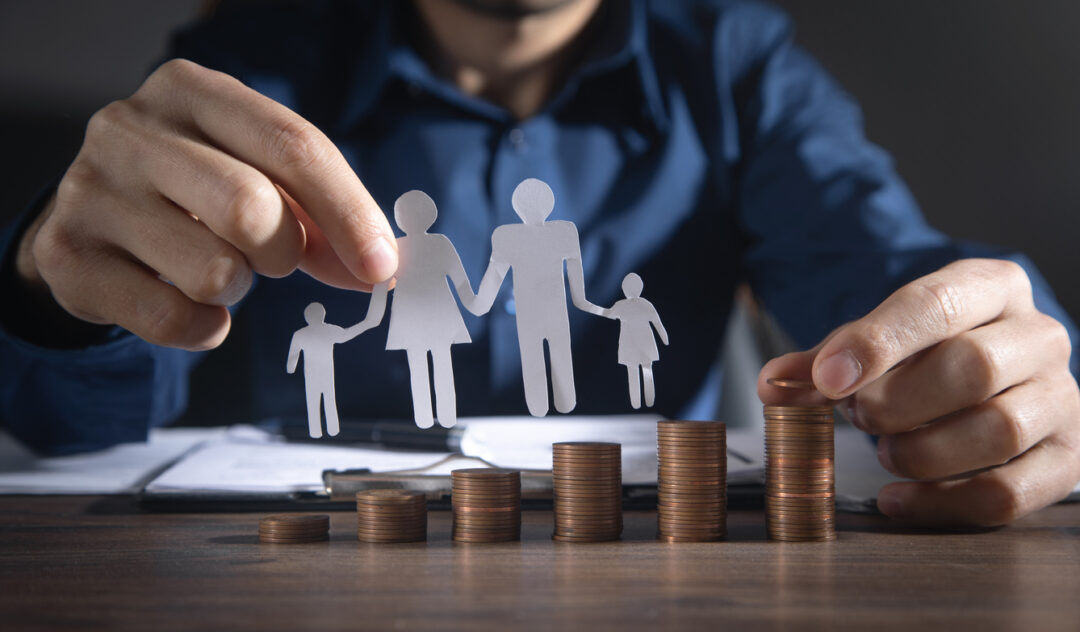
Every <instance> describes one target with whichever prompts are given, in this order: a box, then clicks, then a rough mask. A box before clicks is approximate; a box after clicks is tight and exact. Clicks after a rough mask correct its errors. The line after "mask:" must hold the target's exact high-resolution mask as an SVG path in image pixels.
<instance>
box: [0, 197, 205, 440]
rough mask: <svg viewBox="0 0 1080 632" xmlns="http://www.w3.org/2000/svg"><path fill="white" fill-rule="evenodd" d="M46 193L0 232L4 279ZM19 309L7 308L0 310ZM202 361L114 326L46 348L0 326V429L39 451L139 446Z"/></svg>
mask: <svg viewBox="0 0 1080 632" xmlns="http://www.w3.org/2000/svg"><path fill="white" fill-rule="evenodd" d="M51 191H52V189H51V188H50V189H48V190H46V191H44V192H43V193H42V194H41V196H39V198H38V199H37V200H35V201H34V203H33V204H31V205H30V208H29V209H28V210H27V212H26V213H25V214H24V216H23V218H22V219H20V220H19V221H16V222H14V223H12V224H11V225H10V226H8V227H6V228H5V229H4V230H3V232H2V233H0V261H3V262H4V263H5V265H4V267H5V271H4V275H5V277H8V276H11V275H13V274H14V273H13V272H12V271H11V270H10V266H11V262H12V259H13V256H14V249H15V246H16V244H17V242H18V239H19V237H20V236H21V235H22V233H23V230H24V228H25V226H26V224H27V223H28V222H29V221H30V220H31V219H32V217H33V215H34V214H35V213H36V211H37V209H38V208H39V207H40V206H41V205H42V203H43V199H42V198H43V197H45V196H48V195H50V194H51ZM5 295H7V296H9V297H10V296H11V295H12V293H11V292H7V291H5ZM17 307H18V306H17V305H12V304H10V303H7V304H5V305H4V307H3V308H0V309H3V310H12V309H17ZM0 321H4V322H10V321H9V319H6V318H4V319H0ZM200 357H201V354H198V353H190V352H186V351H181V350H179V349H171V348H166V347H158V346H155V345H151V344H150V343H148V342H145V341H143V340H141V339H139V338H137V337H135V336H134V335H132V334H130V333H128V332H127V331H125V330H123V329H121V328H119V327H111V328H103V333H102V335H101V336H100V338H99V339H98V340H96V341H95V343H94V344H91V345H88V346H86V347H84V348H77V349H51V348H47V347H44V346H39V345H36V344H33V343H31V342H29V341H27V340H24V339H23V338H21V337H19V336H18V335H16V334H15V333H14V332H12V331H11V330H10V328H9V327H8V326H6V325H0V425H2V426H3V427H4V428H5V429H6V430H7V431H8V432H10V433H11V434H12V435H13V436H15V437H16V438H17V439H19V440H20V441H22V442H23V443H25V444H26V445H27V446H29V447H31V448H33V449H35V450H37V451H38V452H41V453H44V454H70V453H75V452H84V451H88V450H95V449H100V448H104V447H107V446H110V445H114V444H117V443H124V442H131V441H145V440H146V436H147V432H148V430H149V428H150V427H152V426H159V425H163V424H165V423H167V422H169V421H171V420H173V419H174V418H175V417H176V416H177V415H179V414H180V413H181V412H182V411H183V410H184V407H185V406H186V404H187V387H188V372H189V371H190V369H191V367H192V366H193V365H194V364H195V362H196V361H197V360H198V359H199V358H200Z"/></svg>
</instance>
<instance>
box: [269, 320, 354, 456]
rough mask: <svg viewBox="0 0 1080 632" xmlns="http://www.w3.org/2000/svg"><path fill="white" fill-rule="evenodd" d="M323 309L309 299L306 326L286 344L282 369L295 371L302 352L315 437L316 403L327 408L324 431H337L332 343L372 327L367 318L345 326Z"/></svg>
mask: <svg viewBox="0 0 1080 632" xmlns="http://www.w3.org/2000/svg"><path fill="white" fill-rule="evenodd" d="M325 319H326V309H325V308H324V307H323V306H322V304H321V303H312V304H310V305H308V306H307V307H306V308H305V309H304V320H306V321H307V323H308V324H307V326H306V327H302V328H300V329H299V330H298V331H297V332H296V333H295V334H293V337H292V343H291V344H290V345H289V360H288V363H287V365H286V367H285V370H286V371H288V372H289V373H295V372H296V364H297V363H298V362H299V361H300V354H301V353H303V354H304V388H305V390H306V391H307V413H308V432H309V433H310V434H311V436H312V437H313V438H315V439H318V438H319V437H321V436H322V419H321V415H320V412H319V408H320V406H319V404H320V403H321V404H322V408H323V409H324V410H325V411H326V434H328V435H330V436H331V437H333V436H334V435H336V434H337V433H338V411H337V398H336V396H335V394H334V345H335V344H338V343H342V342H345V341H347V340H352V339H353V338H355V337H356V336H358V335H359V334H361V333H363V332H364V331H365V330H367V329H370V328H371V327H374V326H375V325H374V324H371V323H370V322H368V321H367V320H366V319H365V320H364V321H361V322H359V323H357V324H355V325H353V326H352V327H349V328H348V329H344V328H342V327H338V326H337V325H331V324H330V323H328V322H326V320H325Z"/></svg>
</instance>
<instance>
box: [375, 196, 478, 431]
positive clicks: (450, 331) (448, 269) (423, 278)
mask: <svg viewBox="0 0 1080 632" xmlns="http://www.w3.org/2000/svg"><path fill="white" fill-rule="evenodd" d="M437 216H438V211H437V210H436V208H435V202H433V201H432V199H431V198H430V197H428V196H427V194H425V193H424V192H422V191H409V192H408V193H405V194H403V195H402V196H401V197H399V198H398V199H397V201H396V202H394V221H395V222H396V223H397V225H398V228H400V229H401V230H402V231H404V232H405V236H404V237H400V238H398V240H397V244H398V261H399V263H398V271H397V275H396V276H395V279H396V284H395V286H394V299H393V305H392V306H391V308H390V331H389V334H388V335H387V338H386V348H387V349H404V350H405V352H406V354H407V356H408V360H409V379H410V382H411V387H412V400H413V416H414V417H415V419H416V425H417V426H419V427H421V428H430V427H432V426H433V425H434V420H433V419H432V410H431V384H432V377H433V378H434V384H435V408H436V414H435V416H436V417H437V418H438V420H439V425H441V426H444V427H447V428H449V427H451V426H453V425H454V424H455V423H457V395H456V394H455V391H454V366H453V364H452V363H451V360H450V345H453V344H458V343H464V342H472V338H470V337H469V331H468V330H467V329H465V321H464V320H462V318H461V311H460V310H459V309H458V304H457V301H455V300H454V295H453V294H452V293H451V292H450V287H449V286H448V285H447V282H446V279H447V277H449V278H450V280H452V281H453V282H454V288H455V289H456V290H457V294H458V297H460V298H461V301H462V303H463V304H465V305H466V307H469V306H471V305H472V303H473V301H475V298H476V297H475V295H474V294H473V292H472V286H470V285H469V279H468V277H467V276H466V275H465V268H464V267H462V265H461V258H460V257H459V256H458V253H457V250H455V249H454V246H453V244H451V243H450V240H449V239H447V238H446V236H445V235H440V234H437V233H429V232H427V230H428V229H429V228H431V225H432V224H434V223H435V218H436V217H437ZM388 291H389V284H388V283H380V284H379V285H377V286H375V288H374V289H373V290H372V296H371V303H370V305H369V307H368V315H367V317H366V318H365V319H364V320H365V321H369V320H370V321H374V322H376V323H378V322H379V321H381V320H382V317H383V312H384V311H385V308H386V295H387V292H388ZM429 353H430V354H431V364H432V366H433V369H434V375H433V376H431V375H429V372H428V354H429Z"/></svg>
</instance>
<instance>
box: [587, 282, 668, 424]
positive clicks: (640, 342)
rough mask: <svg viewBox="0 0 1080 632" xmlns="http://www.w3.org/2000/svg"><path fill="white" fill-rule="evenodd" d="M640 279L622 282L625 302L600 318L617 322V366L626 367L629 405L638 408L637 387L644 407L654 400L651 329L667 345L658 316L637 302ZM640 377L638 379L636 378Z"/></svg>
mask: <svg viewBox="0 0 1080 632" xmlns="http://www.w3.org/2000/svg"><path fill="white" fill-rule="evenodd" d="M643 285H644V284H643V283H642V281H641V277H639V276H638V275H636V274H634V273H633V272H631V273H630V274H628V275H626V277H624V278H623V282H622V291H623V294H624V295H626V298H624V299H622V300H621V301H618V302H616V303H615V304H614V305H612V306H611V309H606V310H604V311H603V314H602V315H603V316H606V317H608V318H613V319H617V320H618V321H619V364H622V365H624V366H626V375H627V378H628V380H629V386H630V405H631V406H633V407H634V408H641V385H642V382H644V385H645V405H646V406H648V407H650V408H651V407H652V405H653V401H654V400H655V399H656V387H655V386H654V385H653V373H652V364H653V362H656V361H657V360H659V359H660V352H659V351H658V350H657V348H656V339H655V338H654V337H653V328H656V333H658V334H660V340H661V341H662V342H663V343H664V344H665V345H666V344H668V335H667V330H665V329H664V325H663V324H662V323H661V322H660V315H659V314H657V313H656V308H655V307H653V304H652V303H650V302H649V301H647V300H645V299H643V298H641V289H642V287H643ZM639 374H640V375H639Z"/></svg>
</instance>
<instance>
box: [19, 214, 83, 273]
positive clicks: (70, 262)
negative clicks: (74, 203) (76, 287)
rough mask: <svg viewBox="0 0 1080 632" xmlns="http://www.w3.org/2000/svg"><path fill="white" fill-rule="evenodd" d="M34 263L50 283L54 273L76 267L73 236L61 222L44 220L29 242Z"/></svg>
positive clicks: (76, 250)
mask: <svg viewBox="0 0 1080 632" xmlns="http://www.w3.org/2000/svg"><path fill="white" fill-rule="evenodd" d="M30 248H31V254H32V255H33V257H34V264H35V265H36V266H37V269H38V271H39V272H40V274H41V276H42V278H43V279H45V282H46V283H49V284H50V285H51V284H52V279H53V278H55V275H57V274H58V273H62V272H63V271H65V270H70V269H74V268H75V267H76V261H75V258H76V254H77V252H78V248H77V247H76V240H75V236H74V235H73V234H72V231H70V230H68V229H67V228H66V227H65V226H64V225H63V224H59V223H58V222H56V221H46V222H45V223H44V224H42V225H41V228H40V229H38V232H37V234H36V235H35V236H34V241H33V243H31V244H30Z"/></svg>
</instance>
